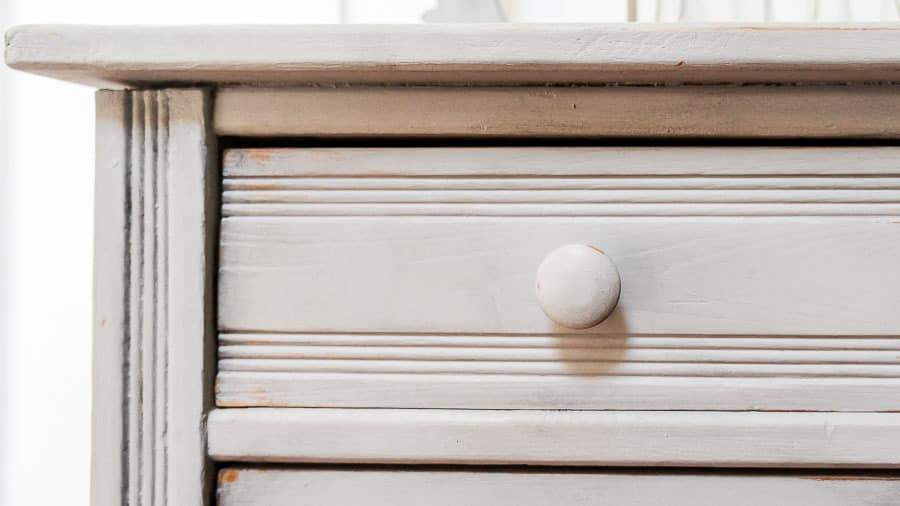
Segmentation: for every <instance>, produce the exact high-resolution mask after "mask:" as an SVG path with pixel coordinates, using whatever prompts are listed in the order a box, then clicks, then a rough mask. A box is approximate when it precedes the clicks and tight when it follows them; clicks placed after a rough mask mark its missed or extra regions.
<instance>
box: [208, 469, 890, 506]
mask: <svg viewBox="0 0 900 506" xmlns="http://www.w3.org/2000/svg"><path fill="white" fill-rule="evenodd" d="M348 484H349V486H348ZM398 491H402V492H401V493H398ZM763 493H764V497H765V501H766V502H770V503H772V504H790V505H793V506H846V505H848V504H856V505H867V506H893V505H895V504H896V503H897V502H898V501H900V482H898V480H897V478H896V476H893V475H884V474H882V475H878V474H873V475H856V474H853V475H842V474H834V473H831V474H819V475H812V474H790V475H774V474H752V473H744V474H737V473H720V474H712V473H702V472H698V471H690V472H683V473H679V472H671V471H670V472H668V473H649V472H647V473H639V472H631V473H629V472H623V471H594V472H572V471H561V470H548V469H541V470H518V471H516V470H504V471H494V472H486V471H483V470H474V469H453V470H447V469H444V470H427V469H426V470H414V469H410V468H401V469H389V470H383V469H372V468H369V469H361V470H357V469H328V468H325V469H322V468H298V469H260V468H243V467H227V468H224V469H222V470H221V471H220V472H219V501H220V502H219V504H220V505H221V506H262V505H265V506H294V505H297V504H317V505H320V506H343V505H346V504H367V505H371V506H419V505H422V504H429V505H433V506H451V505H452V506H456V505H459V504H466V505H468V506H494V505H496V504H516V505H520V506H555V505H560V504H566V505H572V506H587V505H597V504H615V505H617V506H655V505H658V504H660V503H661V501H662V502H663V503H664V504H678V505H691V506H721V505H722V504H729V505H732V506H758V505H759V504H760V500H761V497H763ZM662 498H665V499H662Z"/></svg>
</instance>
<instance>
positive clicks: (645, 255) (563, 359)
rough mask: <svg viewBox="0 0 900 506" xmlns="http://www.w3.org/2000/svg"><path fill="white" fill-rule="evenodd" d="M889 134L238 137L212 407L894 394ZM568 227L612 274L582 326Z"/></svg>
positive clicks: (711, 405) (871, 400)
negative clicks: (614, 143) (547, 267)
mask: <svg viewBox="0 0 900 506" xmlns="http://www.w3.org/2000/svg"><path fill="white" fill-rule="evenodd" d="M898 152H900V151H898V149H897V148H894V147H878V148H805V149H796V148H742V147H735V148H712V147H709V148H642V147H636V148H612V147H610V148H457V149H454V148H421V149H418V148H414V149H404V148H396V149H377V148H371V149H368V148H361V149H342V148H330V149H240V150H229V151H228V152H226V154H225V159H224V173H225V178H224V181H223V188H224V193H223V222H222V235H221V246H222V250H221V265H220V271H219V280H220V283H219V290H220V292H219V327H220V331H221V332H220V347H219V375H218V383H217V404H218V405H219V406H340V407H396V408H415V407H427V408H511V409H535V408H538V409H706V410H791V409H803V410H817V411H819V410H823V411H871V410H875V411H883V410H894V409H898V400H897V398H896V391H897V386H898V383H897V382H898V381H900V368H898V357H900V355H898V352H897V343H900V340H897V339H896V335H897V331H898V329H900V320H897V319H896V318H893V316H892V315H896V314H900V306H898V303H897V301H898V300H900V297H898V296H897V293H895V289H894V287H895V286H900V271H898V269H895V268H894V266H895V265H896V262H895V260H894V259H895V258H896V257H897V255H898V254H900V249H898V248H900V228H897V224H896V223H895V222H896V221H898V220H897V216H900V205H898V204H900V200H898V196H900V193H898V191H897V189H896V188H897V185H898V182H900V178H897V177H896V173H897V172H896V170H897V166H898V164H897V159H898V158H897V154H898ZM566 243H584V244H592V245H595V246H598V247H601V248H603V249H604V251H606V252H607V253H608V254H609V255H610V257H611V258H612V259H613V261H614V262H615V263H616V265H617V268H618V270H619V272H620V276H621V281H622V295H621V298H620V300H619V305H618V308H617V309H616V311H615V312H614V313H613V314H612V315H611V317H610V318H609V320H608V321H606V322H604V323H603V324H601V325H599V326H597V327H595V328H593V329H591V330H588V331H582V332H580V333H579V332H577V331H572V330H568V329H564V328H561V327H557V326H555V325H554V324H553V323H552V322H551V321H550V320H549V319H548V318H547V317H546V316H545V315H544V314H543V312H542V311H541V310H540V308H539V306H538V304H537V302H536V300H535V297H534V293H533V292H534V276H535V271H536V269H537V266H538V265H539V264H540V262H541V259H542V258H543V257H544V255H545V254H546V253H547V252H548V251H551V250H552V249H554V248H556V247H558V246H559V245H562V244H566ZM863 264H865V266H866V268H862V267H861V266H862V265H863ZM835 287H838V288H839V289H835Z"/></svg>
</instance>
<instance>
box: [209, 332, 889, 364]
mask: <svg viewBox="0 0 900 506" xmlns="http://www.w3.org/2000/svg"><path fill="white" fill-rule="evenodd" d="M258 345H259V346H267V345H273V346H283V347H295V346H296V347H306V346H331V347H339V346H350V347H366V348H367V347H375V348H378V349H382V348H390V347H424V348H428V347H441V348H444V347H462V348H473V347H475V348H525V349H566V348H584V349H593V348H600V349H608V348H623V347H626V346H627V347H628V348H630V349H670V348H679V349H700V350H704V349H720V350H730V349H735V350H888V351H900V338H898V337H890V336H884V337H872V336H842V337H830V336H778V335H772V334H768V335H765V336H736V335H704V336H692V335H671V336H662V335H656V336H612V335H606V334H589V333H584V334H569V335H567V334H529V335H522V334H378V333H365V334H341V333H335V334H295V333H222V334H219V346H220V348H221V347H235V348H238V347H242V346H258ZM897 358H898V359H900V357H897Z"/></svg>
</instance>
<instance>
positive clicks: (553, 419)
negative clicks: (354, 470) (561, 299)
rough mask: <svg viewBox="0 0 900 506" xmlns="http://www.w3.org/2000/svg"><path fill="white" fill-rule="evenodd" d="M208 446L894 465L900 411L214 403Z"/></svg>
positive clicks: (316, 453) (540, 461)
mask: <svg viewBox="0 0 900 506" xmlns="http://www.w3.org/2000/svg"><path fill="white" fill-rule="evenodd" d="M359 434H364V435H365V436H364V437H359V436H357V437H353V436H352V435H359ZM348 435H351V436H350V437H348ZM209 450H210V454H211V455H212V457H213V458H214V459H216V460H218V461H242V462H254V461H256V462H260V461H262V462H335V463H336V462H346V463H395V464H401V463H402V464H437V463H440V464H480V465H484V464H532V465H622V466H710V467H772V466H774V467H801V468H805V467H822V468H827V467H842V468H844V467H863V468H865V467H869V468H872V467H875V468H877V467H883V468H896V467H898V466H900V413H753V412H746V413H722V412H705V413H694V412H685V411H643V412H627V411H626V412H608V411H607V412H603V411H550V412H548V411H530V410H520V411H501V410H430V409H421V410H394V409H378V410H349V409H266V408H259V409H219V410H215V411H213V412H212V413H211V414H210V432H209Z"/></svg>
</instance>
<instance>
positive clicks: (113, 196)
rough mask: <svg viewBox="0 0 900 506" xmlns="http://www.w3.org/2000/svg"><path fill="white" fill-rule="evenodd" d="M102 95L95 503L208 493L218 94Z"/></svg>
mask: <svg viewBox="0 0 900 506" xmlns="http://www.w3.org/2000/svg"><path fill="white" fill-rule="evenodd" d="M97 97H98V98H97V99H98V132H97V139H98V141H97V142H98V155H97V195H98V199H97V216H96V219H97V226H96V234H97V246H96V249H97V258H96V267H95V272H96V276H97V278H96V281H95V283H96V290H95V298H96V300H95V306H96V308H97V310H96V314H95V317H96V318H97V320H96V331H95V334H96V335H95V365H94V367H95V371H96V372H95V374H96V376H95V381H94V384H95V389H96V390H95V393H94V402H95V404H94V429H93V430H94V441H95V446H94V455H93V462H94V464H93V465H94V467H93V490H94V491H93V492H92V494H93V499H92V502H93V504H96V505H104V506H105V505H112V504H116V505H118V506H121V505H123V504H125V505H128V506H167V505H170V504H188V503H190V504H206V501H207V500H208V490H209V489H208V487H209V481H208V480H207V479H206V478H204V469H205V459H204V452H205V451H204V448H205V434H203V432H202V427H203V417H204V416H205V414H204V409H205V407H206V406H207V405H208V404H209V399H208V397H209V396H208V394H207V393H206V391H207V390H206V389H207V388H208V387H209V384H210V378H209V373H208V372H207V371H208V366H204V364H210V363H211V360H210V358H209V356H208V355H209V353H210V352H209V350H208V349H207V348H208V344H207V343H209V341H210V338H211V337H212V336H213V334H212V333H211V332H210V330H211V328H212V324H211V319H210V315H211V313H212V305H211V301H212V283H211V278H210V272H212V270H213V264H212V256H211V254H210V251H211V250H210V249H209V248H208V246H207V242H208V241H209V238H208V234H210V233H211V232H212V229H207V224H208V223H211V224H215V223H216V221H217V220H216V219H215V218H213V220H212V221H211V222H210V221H208V220H209V217H210V215H211V216H212V217H216V216H217V213H216V209H217V205H216V204H215V202H216V201H217V199H216V198H215V196H216V192H215V191H214V190H216V188H215V187H210V184H211V181H212V180H211V179H209V177H208V176H209V171H210V169H211V167H212V165H211V163H210V162H211V160H212V158H211V156H212V155H214V154H215V151H214V149H213V150H210V147H211V146H214V141H213V140H212V137H210V136H209V134H208V122H207V120H206V117H207V115H208V110H209V96H208V94H207V93H206V92H205V91H202V90H188V89H185V90H168V89H161V90H144V91H122V92H109V91H104V92H99V93H98V95H97ZM173 217H177V219H175V220H173ZM185 259H189V260H185ZM195 260H197V262H196V263H195V262H194V261H195ZM117 276H118V277H119V280H118V281H116V282H113V280H114V279H115V278H116V277H117ZM116 378H119V379H120V381H121V383H120V384H119V387H118V388H115V389H114V388H113V387H112V386H110V383H115V381H116ZM175 385H177V388H174V387H175ZM98 440H102V441H106V442H105V443H96V442H97V441H98ZM114 454H115V457H113V455H114Z"/></svg>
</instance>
